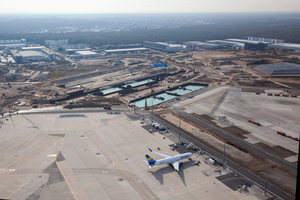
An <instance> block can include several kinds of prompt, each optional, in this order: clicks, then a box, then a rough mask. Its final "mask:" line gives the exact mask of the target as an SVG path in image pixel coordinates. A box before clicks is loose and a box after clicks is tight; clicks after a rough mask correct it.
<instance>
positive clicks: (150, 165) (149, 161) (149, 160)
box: [146, 155, 156, 168]
mask: <svg viewBox="0 0 300 200" xmlns="http://www.w3.org/2000/svg"><path fill="white" fill-rule="evenodd" d="M146 158H147V161H148V165H149V167H150V168H152V167H153V165H155V162H156V161H155V160H154V159H153V158H151V157H150V156H149V155H146Z"/></svg>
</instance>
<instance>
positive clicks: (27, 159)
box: [0, 155, 43, 162]
mask: <svg viewBox="0 0 300 200" xmlns="http://www.w3.org/2000/svg"><path fill="white" fill-rule="evenodd" d="M1 156H4V157H9V156H6V155H0V157H1ZM12 158H13V159H21V160H29V161H33V162H43V161H42V160H33V159H27V158H22V157H12Z"/></svg>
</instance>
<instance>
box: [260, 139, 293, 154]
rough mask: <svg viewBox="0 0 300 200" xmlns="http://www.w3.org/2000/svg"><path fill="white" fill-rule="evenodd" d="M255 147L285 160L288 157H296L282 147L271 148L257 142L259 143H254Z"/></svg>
mask: <svg viewBox="0 0 300 200" xmlns="http://www.w3.org/2000/svg"><path fill="white" fill-rule="evenodd" d="M255 146H258V147H259V148H261V149H264V150H266V151H267V152H270V153H272V154H274V155H276V156H278V157H281V158H286V157H289V156H294V155H296V153H294V152H292V151H290V150H288V149H286V148H284V147H281V146H278V145H276V146H273V147H270V146H269V145H267V144H264V143H262V142H259V143H256V144H255Z"/></svg>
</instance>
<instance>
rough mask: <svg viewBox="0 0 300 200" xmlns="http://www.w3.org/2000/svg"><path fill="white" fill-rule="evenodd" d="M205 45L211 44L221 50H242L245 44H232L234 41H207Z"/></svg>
mask: <svg viewBox="0 0 300 200" xmlns="http://www.w3.org/2000/svg"><path fill="white" fill-rule="evenodd" d="M206 43H211V44H217V45H219V46H220V47H223V48H229V47H231V48H238V49H244V48H245V44H244V43H242V42H234V41H227V40H208V41H206Z"/></svg>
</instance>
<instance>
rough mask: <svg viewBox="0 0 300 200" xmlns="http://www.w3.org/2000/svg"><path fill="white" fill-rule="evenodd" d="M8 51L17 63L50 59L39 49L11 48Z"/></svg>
mask: <svg viewBox="0 0 300 200" xmlns="http://www.w3.org/2000/svg"><path fill="white" fill-rule="evenodd" d="M10 52H11V54H12V57H13V58H14V60H15V61H16V62H17V63H22V62H25V63H26V62H33V61H46V60H50V58H49V57H48V56H47V55H45V54H43V53H42V52H40V51H18V50H11V51H10Z"/></svg>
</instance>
